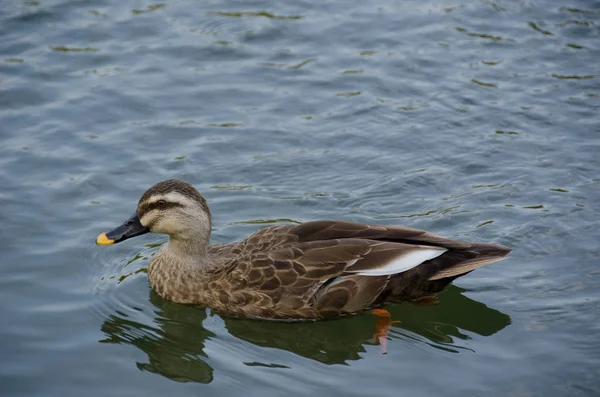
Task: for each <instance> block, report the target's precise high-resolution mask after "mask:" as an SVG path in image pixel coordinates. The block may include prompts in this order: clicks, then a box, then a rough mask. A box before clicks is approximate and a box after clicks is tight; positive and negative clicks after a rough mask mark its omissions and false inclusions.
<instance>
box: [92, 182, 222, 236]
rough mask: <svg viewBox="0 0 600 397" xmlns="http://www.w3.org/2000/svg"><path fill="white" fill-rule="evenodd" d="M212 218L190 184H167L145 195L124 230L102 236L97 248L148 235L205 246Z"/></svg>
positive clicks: (160, 183)
mask: <svg viewBox="0 0 600 397" xmlns="http://www.w3.org/2000/svg"><path fill="white" fill-rule="evenodd" d="M210 230H211V215H210V211H209V209H208V204H207V203H206V200H205V199H204V197H202V195H201V194H200V193H199V192H198V191H197V190H196V188H194V187H193V186H192V185H190V184H189V183H187V182H184V181H180V180H175V179H172V180H168V181H163V182H159V183H157V184H156V185H154V186H152V187H151V188H150V189H148V190H147V191H146V193H144V194H143V195H142V198H141V199H140V201H139V202H138V206H137V210H136V212H135V214H134V215H133V216H132V217H131V218H130V219H129V220H127V221H126V222H125V223H123V224H122V225H121V226H119V227H117V228H115V229H113V230H111V231H109V232H106V233H101V234H100V235H99V236H98V237H97V238H96V244H100V245H110V244H116V243H120V242H121V241H124V240H127V239H128V238H131V237H135V236H139V235H142V234H145V233H148V232H153V233H164V234H168V235H169V237H170V238H171V239H176V240H190V241H194V240H195V241H196V242H197V243H202V242H203V241H198V240H206V243H208V238H209V237H210Z"/></svg>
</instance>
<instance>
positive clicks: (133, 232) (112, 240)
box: [96, 215, 150, 245]
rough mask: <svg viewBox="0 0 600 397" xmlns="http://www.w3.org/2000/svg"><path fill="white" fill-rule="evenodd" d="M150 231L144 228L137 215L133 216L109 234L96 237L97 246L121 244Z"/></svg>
mask: <svg viewBox="0 0 600 397" xmlns="http://www.w3.org/2000/svg"><path fill="white" fill-rule="evenodd" d="M149 231H150V229H148V228H147V227H144V226H142V224H141V223H140V219H139V218H138V217H137V215H133V216H132V217H131V218H130V219H129V220H128V221H127V222H125V223H124V224H122V225H121V226H119V227H117V228H115V229H113V230H111V231H110V232H107V233H100V234H99V235H98V237H96V244H98V245H111V244H116V243H120V242H121V241H123V240H127V239H128V238H131V237H135V236H139V235H141V234H145V233H148V232H149Z"/></svg>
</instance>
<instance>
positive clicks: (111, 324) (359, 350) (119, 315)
mask: <svg viewBox="0 0 600 397" xmlns="http://www.w3.org/2000/svg"><path fill="white" fill-rule="evenodd" d="M464 291H465V290H463V289H460V288H458V287H456V286H450V287H449V288H448V289H447V290H446V291H445V292H444V293H443V294H442V295H441V297H440V303H439V304H438V305H435V306H418V305H413V304H403V305H391V306H389V307H388V308H387V309H388V310H389V312H390V313H391V315H392V318H393V319H394V320H396V321H399V323H394V324H393V326H392V329H391V331H390V334H389V338H390V339H398V340H402V341H403V342H396V343H394V344H393V345H390V346H389V349H388V350H389V351H390V352H392V353H393V352H394V351H397V350H401V349H403V348H404V347H405V346H406V345H414V344H415V343H419V344H421V343H422V344H426V345H429V346H431V347H433V348H436V349H441V350H444V351H447V352H453V353H460V352H461V351H462V352H464V351H470V352H473V350H471V349H465V348H464V347H462V346H460V344H457V343H456V342H457V341H458V340H467V339H470V336H469V335H468V333H471V334H478V335H481V336H490V335H493V334H495V333H496V332H498V331H500V330H502V329H503V328H505V327H506V326H508V325H509V324H510V317H509V316H508V315H506V314H504V313H501V312H499V311H497V310H495V309H491V308H489V307H487V306H486V305H484V304H482V303H480V302H476V301H474V300H472V299H470V298H467V297H466V296H464V295H463V292H464ZM149 299H150V302H151V303H152V305H153V306H154V308H155V309H154V308H153V312H152V313H147V314H148V315H150V316H151V317H152V318H153V319H152V325H151V326H149V325H146V324H142V323H140V322H136V321H132V320H131V319H129V318H128V315H127V314H126V313H123V312H121V311H115V312H114V313H112V314H110V315H108V317H107V318H106V319H105V320H104V323H103V324H102V326H101V329H102V332H104V334H105V336H106V337H105V338H104V339H102V340H100V342H101V343H114V344H129V345H132V346H135V347H136V348H138V349H140V350H141V351H143V352H144V353H145V354H146V355H147V356H148V359H147V361H146V362H136V365H137V367H138V368H140V369H141V370H144V371H149V372H153V373H156V374H160V375H162V376H165V377H167V378H169V379H173V380H176V381H181V382H200V383H209V382H211V381H212V380H213V376H214V374H213V373H214V369H213V368H212V367H211V366H210V365H209V364H208V363H207V359H210V357H209V356H208V354H207V353H206V352H205V346H206V342H207V341H208V340H210V339H214V338H217V335H215V334H214V333H212V332H211V331H209V330H207V329H206V328H204V325H203V322H204V320H205V319H206V318H207V310H205V309H203V308H199V307H195V306H187V305H181V304H176V303H173V302H170V301H167V300H164V299H162V298H161V297H159V296H158V294H156V293H155V292H153V291H151V292H150V297H149ZM132 310H134V309H132ZM137 310H138V311H139V309H137ZM223 321H224V326H225V328H226V329H227V332H229V334H231V335H232V336H234V337H235V338H238V339H241V340H244V341H246V342H249V343H252V344H254V345H256V346H261V347H268V348H275V349H281V350H285V351H288V352H291V353H293V354H296V355H298V356H301V357H304V358H306V359H309V360H314V361H318V362H320V363H324V364H327V365H340V364H341V365H349V363H350V362H351V361H354V360H358V359H360V358H366V357H367V356H368V354H379V353H374V352H372V353H367V350H366V346H369V345H372V344H373V343H374V342H373V333H374V331H375V324H376V321H377V318H376V317H375V316H372V315H370V314H364V315H358V316H352V317H346V318H342V319H338V320H332V321H317V322H295V323H286V322H272V321H259V320H248V319H236V318H227V317H224V318H223ZM241 359H242V358H240V360H241ZM242 362H243V363H244V364H245V365H247V366H261V367H270V368H288V366H286V365H284V364H280V363H260V362H256V361H253V362H246V361H242Z"/></svg>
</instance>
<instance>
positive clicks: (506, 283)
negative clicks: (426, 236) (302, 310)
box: [0, 0, 600, 396]
mask: <svg viewBox="0 0 600 397" xmlns="http://www.w3.org/2000/svg"><path fill="white" fill-rule="evenodd" d="M599 26H600V3H598V2H593V1H575V2H573V1H571V2H564V1H554V0H545V1H542V2H522V1H519V2H514V1H497V2H491V1H480V2H467V1H444V2H431V1H424V2H416V1H415V2H396V1H385V0H384V1H380V2H365V1H341V0H337V1H328V2H312V3H308V2H298V1H293V2H292V1H280V2H277V3H273V2H266V1H262V0H256V1H251V2H248V1H244V2H241V1H232V2H222V1H212V0H208V1H195V0H177V1H171V2H164V3H159V2H145V1H135V2H119V1H116V0H103V1H100V2H86V1H64V0H62V1H61V0H57V1H27V2H8V3H6V4H4V6H3V7H2V10H1V11H0V38H1V40H0V139H1V143H2V144H1V145H0V186H2V189H0V205H1V207H2V210H1V211H0V222H1V224H2V227H1V228H0V252H1V255H0V269H1V270H0V272H1V277H0V300H1V302H2V305H1V306H0V316H1V318H2V324H3V326H2V327H1V328H0V353H1V356H2V357H3V360H1V361H0V394H1V395H6V396H37V395H39V396H48V395H51V396H81V395H88V396H91V395H98V396H112V395H115V396H117V395H118V396H122V395H132V396H138V395H139V396H148V395H165V394H169V395H177V396H188V395H190V396H197V395H206V396H209V395H218V396H229V395H231V396H233V395H242V394H243V395H247V394H248V393H250V394H251V395H264V396H281V395H298V396H300V395H311V396H312V395H323V394H327V395H340V396H342V395H343V396H359V395H360V396H364V395H381V396H396V395H410V396H431V395H445V396H546V395H552V396H559V395H569V396H590V395H598V394H600V380H599V379H600V343H599V342H598V334H599V332H600V326H599V324H600V322H599V321H598V320H599V317H600V310H599V308H600V296H599V293H598V291H599V290H600V270H599V268H598V263H599V258H600V250H599V248H598V241H600V234H599V233H598V227H599V223H600V222H599V220H600V200H599V199H600V156H599V153H600V138H599V137H600V116H599V110H600V98H599V96H600V73H599V70H600V69H598V64H599V62H600V55H599V54H600V52H599V49H600V48H599V43H600V30H599ZM167 178H183V179H186V180H188V181H189V182H191V183H193V184H194V185H195V186H196V187H197V188H198V189H199V190H200V191H201V192H202V193H203V194H204V195H205V196H206V197H207V199H208V200H209V204H210V206H211V210H212V212H213V215H214V228H215V230H214V231H213V237H212V240H213V241H214V242H217V243H220V242H227V241H233V240H236V239H240V238H243V237H244V236H245V235H247V234H249V233H251V232H253V231H255V230H257V229H258V228H259V227H262V226H264V225H265V224H273V223H277V222H303V221H309V220H316V219H328V218H330V219H343V220H348V221H355V222H365V223H383V224H403V225H407V226H412V227H418V228H424V229H427V230H430V231H432V232H434V233H437V234H441V235H444V236H448V237H452V238H457V239H464V240H470V241H485V242H491V243H498V244H503V245H506V246H509V247H511V248H513V250H514V251H513V253H512V255H511V257H510V259H508V260H506V261H503V262H499V263H496V264H493V265H490V266H487V267H485V268H482V269H478V270H477V271H475V272H473V273H471V274H469V275H468V276H466V277H463V278H461V279H459V280H457V281H456V282H455V283H454V284H455V285H454V286H452V287H450V288H449V289H448V290H447V291H445V292H444V293H443V294H441V296H440V303H439V304H438V305H435V306H415V305H408V304H407V305H392V306H390V307H389V308H388V309H389V311H390V312H391V313H392V317H393V319H394V320H395V321H400V322H399V323H394V324H393V326H392V328H391V331H390V333H389V341H388V345H387V354H386V355H382V354H381V347H380V346H377V345H376V344H375V343H374V341H373V332H374V329H375V323H376V321H377V319H376V318H375V317H374V316H372V315H369V314H365V315H361V316H356V317H352V318H346V319H342V320H339V321H324V322H317V323H307V324H282V323H269V322H260V321H248V320H238V319H231V318H224V317H221V316H219V315H217V314H215V313H212V312H211V311H210V310H205V309H201V308H195V307H188V306H183V305H177V304H173V303H171V302H168V301H165V300H163V299H161V298H160V297H158V296H157V295H156V294H154V293H153V292H151V290H150V288H149V286H148V281H147V277H146V275H145V273H144V269H145V268H146V266H147V264H148V259H149V257H150V255H151V254H152V253H153V252H154V251H155V250H156V247H157V245H158V244H162V243H164V242H165V240H166V239H165V237H163V236H157V235H146V236H143V237H139V238H137V239H134V240H130V241H127V242H125V243H123V244H119V245H117V246H114V247H97V246H95V245H94V244H93V242H94V238H95V236H96V235H97V233H98V232H100V231H103V230H106V229H107V228H110V227H112V226H115V225H116V224H118V223H120V222H121V221H123V220H125V219H126V218H127V217H128V216H129V215H130V214H131V213H132V212H133V211H134V209H135V204H136V203H137V200H138V198H139V196H140V195H141V194H142V193H143V191H144V190H145V189H146V188H147V187H149V186H150V185H151V184H153V183H155V182H157V181H159V180H162V179H167Z"/></svg>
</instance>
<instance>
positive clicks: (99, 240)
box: [96, 233, 115, 245]
mask: <svg viewBox="0 0 600 397" xmlns="http://www.w3.org/2000/svg"><path fill="white" fill-rule="evenodd" d="M114 243H115V240H111V239H109V238H108V237H106V233H100V234H99V235H98V237H96V244H98V245H111V244H114Z"/></svg>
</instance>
